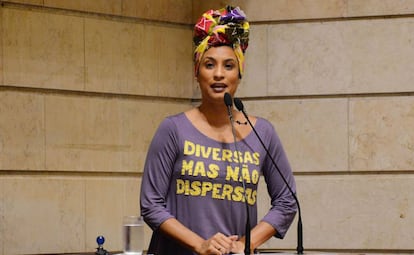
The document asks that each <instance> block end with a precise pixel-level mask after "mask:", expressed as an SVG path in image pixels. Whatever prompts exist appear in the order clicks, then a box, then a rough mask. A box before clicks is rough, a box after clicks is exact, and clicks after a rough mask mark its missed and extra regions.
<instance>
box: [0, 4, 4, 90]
mask: <svg viewBox="0 0 414 255" xmlns="http://www.w3.org/2000/svg"><path fill="white" fill-rule="evenodd" d="M3 38H4V36H3V7H2V6H0V49H3ZM3 84H4V82H3V50H0V85H3Z"/></svg>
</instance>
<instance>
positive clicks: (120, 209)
mask: <svg viewBox="0 0 414 255" xmlns="http://www.w3.org/2000/svg"><path fill="white" fill-rule="evenodd" d="M140 183H141V178H139V177H116V178H99V177H96V178H91V179H87V180H86V187H85V189H86V227H85V229H86V235H85V236H86V248H85V250H86V251H92V250H94V249H95V248H96V241H95V240H96V237H97V236H98V235H103V236H104V237H105V239H106V240H107V243H106V245H105V247H106V249H107V250H111V251H120V250H122V217H123V216H126V215H139V214H140V211H139V194H140ZM150 237H151V230H150V228H149V227H148V226H145V244H146V245H145V246H146V247H147V246H148V244H149V240H150Z"/></svg>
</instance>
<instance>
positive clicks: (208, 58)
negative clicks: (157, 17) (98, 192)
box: [141, 6, 296, 255]
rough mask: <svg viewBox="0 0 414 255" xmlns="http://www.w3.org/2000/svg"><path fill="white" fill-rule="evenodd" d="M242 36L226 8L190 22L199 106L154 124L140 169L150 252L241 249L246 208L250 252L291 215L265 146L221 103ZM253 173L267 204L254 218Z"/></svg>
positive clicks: (271, 144)
mask: <svg viewBox="0 0 414 255" xmlns="http://www.w3.org/2000/svg"><path fill="white" fill-rule="evenodd" d="M248 36H249V23H248V22H247V21H246V18H245V15H244V13H243V12H242V11H241V10H240V9H239V8H233V7H230V6H228V7H226V8H223V9H220V10H216V11H213V10H210V11H208V12H206V13H204V14H203V16H202V17H201V18H200V20H199V22H198V23H197V24H196V25H195V30H194V42H195V44H196V49H195V53H194V61H195V76H196V78H197V81H198V83H199V86H200V89H201V96H202V99H201V104H200V105H199V106H198V107H195V108H193V109H191V110H188V111H186V112H184V113H179V114H177V115H174V116H170V117H167V118H166V119H165V120H164V121H163V122H162V123H161V124H160V126H159V128H158V130H157V132H156V134H155V135H154V138H153V141H152V143H151V145H150V148H149V151H148V155H147V159H146V163H145V168H144V176H143V179H142V186H141V187H142V188H141V214H142V215H143V216H144V219H145V221H146V223H147V224H148V225H149V226H150V227H151V228H152V229H153V231H154V232H153V236H152V239H151V244H150V247H149V249H148V253H150V254H157V255H164V254H180V255H183V254H226V253H242V252H243V250H244V245H245V241H244V234H245V225H246V217H247V213H246V211H247V210H246V206H248V208H249V213H250V226H252V227H253V228H252V230H251V246H250V247H251V249H252V250H253V249H255V248H256V247H258V246H259V245H261V244H262V243H264V242H265V241H267V240H268V239H269V238H271V237H272V236H276V237H278V238H283V237H284V235H285V233H286V231H287V229H288V228H289V226H290V224H291V222H292V220H293V218H294V216H295V213H296V204H295V200H294V198H293V197H292V196H291V194H290V192H289V190H288V188H287V187H286V185H285V184H284V182H283V181H282V179H281V178H280V176H279V173H278V172H277V171H276V169H274V167H273V165H272V162H271V160H270V159H269V157H268V156H267V155H266V151H265V149H264V148H263V146H262V145H261V144H260V143H259V141H258V139H257V137H256V136H255V135H254V133H252V130H251V128H250V126H249V125H246V123H245V119H244V117H243V115H242V114H241V113H240V112H236V111H233V112H232V114H233V118H234V120H235V122H236V124H235V131H236V135H235V136H233V133H232V126H231V123H230V120H229V115H228V111H227V106H226V105H225V104H224V100H223V97H224V94H225V93H229V94H230V95H231V96H234V95H235V93H236V91H237V88H238V86H239V82H240V79H241V77H242V76H243V70H244V66H243V65H244V52H245V50H246V48H247V45H248ZM250 120H251V122H252V123H253V124H254V125H255V128H256V130H257V132H258V133H259V135H260V136H261V138H262V140H263V141H266V142H265V143H266V146H267V148H268V150H269V151H270V153H271V154H272V157H273V158H274V159H275V161H276V163H277V164H278V167H279V169H281V171H282V173H283V175H284V176H285V178H286V179H287V180H288V182H289V184H290V186H291V187H292V188H293V189H295V181H294V178H293V175H292V172H291V169H290V166H289V163H288V160H287V157H286V155H285V152H284V150H283V148H282V144H281V142H280V140H279V138H278V136H277V134H276V132H275V130H274V128H273V126H272V125H271V123H270V122H268V121H266V120H265V119H262V118H259V117H250ZM234 137H235V138H236V140H237V143H234ZM259 176H264V178H265V180H266V183H267V187H268V191H269V195H270V196H271V208H270V210H269V212H268V213H267V214H266V215H265V217H264V218H263V219H261V221H260V222H259V223H257V201H256V198H257V185H258V181H259ZM246 203H247V205H246Z"/></svg>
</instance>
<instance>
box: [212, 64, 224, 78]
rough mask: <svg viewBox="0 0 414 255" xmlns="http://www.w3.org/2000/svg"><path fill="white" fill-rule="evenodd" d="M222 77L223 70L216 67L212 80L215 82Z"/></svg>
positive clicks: (220, 67)
mask: <svg viewBox="0 0 414 255" xmlns="http://www.w3.org/2000/svg"><path fill="white" fill-rule="evenodd" d="M223 77H224V69H223V67H222V66H217V67H216V69H215V70H214V78H215V79H216V80H219V79H222V78H223Z"/></svg>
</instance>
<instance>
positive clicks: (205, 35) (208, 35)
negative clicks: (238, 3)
mask: <svg viewBox="0 0 414 255" xmlns="http://www.w3.org/2000/svg"><path fill="white" fill-rule="evenodd" d="M193 40H194V43H195V46H196V49H195V50H194V67H195V75H196V76H197V75H198V69H199V66H200V60H201V58H202V57H203V55H204V52H206V51H207V50H208V49H209V48H211V47H214V46H220V45H228V46H230V47H232V48H233V49H234V53H235V54H236V57H237V60H238V62H239V72H240V78H241V77H242V76H243V71H244V53H245V51H246V49H247V46H248V44H249V22H248V21H247V19H246V15H245V14H244V13H243V11H242V10H240V8H239V7H236V8H234V7H232V6H227V7H226V8H222V9H219V10H209V11H207V12H205V13H204V14H203V15H202V16H201V18H200V19H199V20H198V22H197V23H196V25H195V26H194V37H193Z"/></svg>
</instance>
